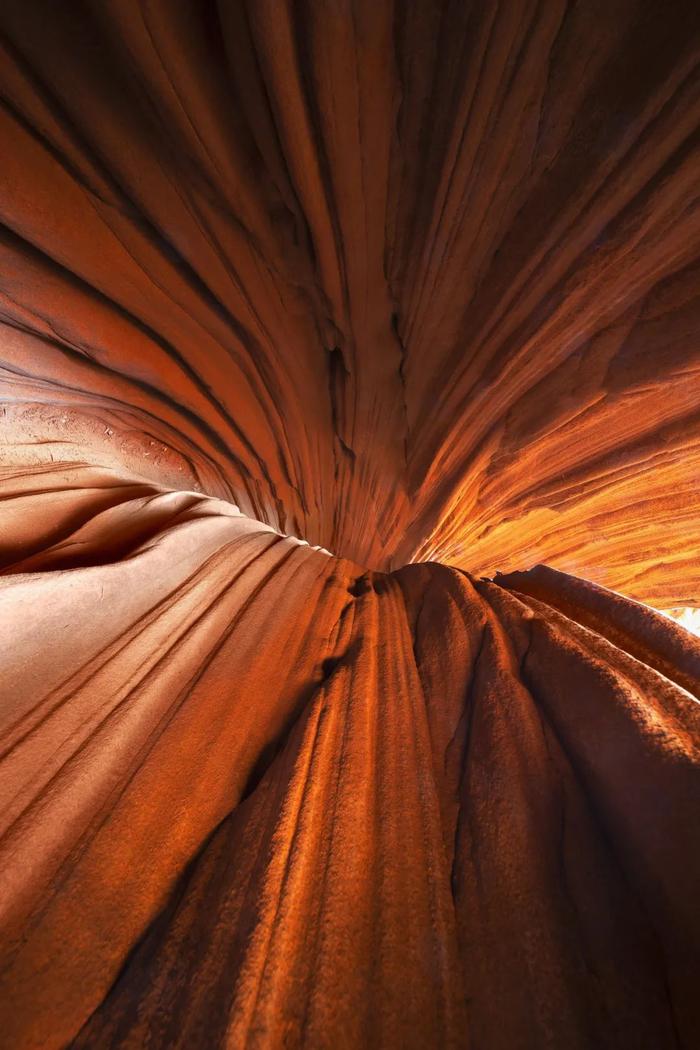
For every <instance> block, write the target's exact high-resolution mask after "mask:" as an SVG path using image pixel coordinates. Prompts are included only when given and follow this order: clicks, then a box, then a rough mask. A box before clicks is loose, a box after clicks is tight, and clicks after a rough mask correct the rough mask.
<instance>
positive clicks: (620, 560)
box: [0, 0, 700, 607]
mask: <svg viewBox="0 0 700 1050" xmlns="http://www.w3.org/2000/svg"><path fill="white" fill-rule="evenodd" d="M699 54H700V14H699V12H698V5H697V4H696V3H694V2H691V0H687V2H686V0H675V2H674V3H672V4H666V3H651V4H650V3H642V2H640V0H615V2H614V3H609V2H607V0H606V2H602V0H594V2H591V3H586V4H571V3H567V2H566V0H549V2H547V3H545V4H535V3H529V2H520V0H507V2H505V3H501V4H472V3H447V4H436V3H434V2H433V0H415V2H413V0H412V2H411V3H404V2H403V0H395V2H393V3H392V2H391V0H381V2H377V0H352V2H350V0H343V3H340V4H335V3H334V4H331V5H329V4H326V3H316V2H312V0H304V2H302V3H292V2H291V0H252V2H244V0H235V2H233V3H219V4H217V3H214V2H209V0H148V2H146V0H143V2H137V0H128V2H126V3H124V2H123V0H85V2H84V3H81V4H80V5H73V6H72V8H71V12H70V17H67V16H66V13H65V10H64V7H63V5H61V4H56V3H54V2H53V0H29V2H27V0H5V2H4V3H3V5H2V12H1V15H0V101H1V103H2V105H1V106H0V144H1V146H2V156H3V164H2V171H0V223H1V224H2V225H1V226H0V361H1V362H2V365H1V367H2V372H1V373H0V380H1V390H2V396H3V398H4V400H5V401H6V402H7V403H8V411H9V413H10V416H11V419H10V418H8V419H6V420H5V424H4V430H5V434H6V435H9V439H10V440H11V441H12V442H14V443H17V444H22V445H26V443H27V441H30V442H34V443H36V442H39V441H56V440H58V441H62V442H65V441H67V440H70V441H75V443H76V458H77V459H79V460H81V461H84V460H85V459H86V458H88V459H89V460H90V461H98V462H102V463H103V465H104V464H106V465H112V466H115V467H116V468H117V469H122V470H124V469H126V471H127V472H129V471H131V470H136V471H137V472H138V473H141V474H144V473H145V474H146V476H148V477H151V478H152V479H153V480H155V481H156V482H158V483H159V484H165V485H166V486H167V487H171V488H184V489H186V490H191V489H193V488H200V489H201V490H202V491H205V492H207V493H208V494H210V495H213V496H217V497H220V498H224V499H227V500H231V501H232V502H234V503H236V504H237V505H238V506H240V508H241V509H242V510H243V512H244V513H245V514H247V515H249V516H251V517H253V518H255V519H257V520H260V521H265V522H267V523H268V524H270V525H272V526H273V527H274V528H275V529H276V530H278V531H280V532H283V533H289V534H294V535H297V536H301V537H303V538H304V539H306V540H307V541H308V542H309V543H311V544H317V545H320V546H322V547H324V548H326V549H328V550H330V551H333V552H335V553H337V554H339V555H342V556H346V557H349V558H351V559H352V560H355V561H357V562H358V563H359V564H361V565H364V566H367V567H370V568H373V569H387V568H398V567H400V566H401V565H403V564H406V563H407V562H410V561H416V560H438V561H442V562H448V563H451V564H454V565H457V566H459V567H462V568H466V569H468V570H469V571H471V572H474V573H476V574H478V575H480V574H486V575H489V576H490V575H493V573H494V572H496V571H497V570H501V571H503V570H520V569H523V568H528V567H530V566H532V565H534V564H536V563H538V562H546V563H548V564H550V565H552V566H554V567H555V568H559V569H561V570H564V571H568V572H572V573H575V574H576V575H580V576H583V577H585V578H589V579H593V580H595V581H596V582H598V583H600V584H602V585H604V586H607V587H610V588H613V589H615V590H618V591H621V592H623V593H625V594H628V595H630V596H632V597H634V598H636V599H638V600H641V601H645V602H648V603H649V604H652V605H654V606H658V607H677V606H693V605H696V604H698V602H699V600H700V598H699V595H700V590H699V589H698V577H697V552H698V549H699V548H700V531H699V530H700V525H699V524H698V523H699V522H700V515H699V514H698V486H697V477H698V472H699V469H700V453H699V450H700V439H699V434H700V430H699V427H698V418H699V417H698V411H699V409H700V382H699V381H698V369H699V367H700V366H699V358H698V340H697V330H698V323H699V321H700V313H699V310H700V307H699V299H698V288H699V286H700V284H699V280H698V256H699V249H700V214H699V210H698V196H699V194H698V191H699V186H700V180H699V179H698V171H699V169H700V164H699V162H698V144H697V133H698V116H699V115H700V99H699V92H700V78H699V77H698V57H699ZM15 428H16V429H15ZM6 440H7V438H6ZM81 450H82V451H81ZM152 451H153V455H152V456H151V453H152ZM63 453H64V454H63V455H59V456H58V457H57V458H60V459H66V458H67V455H66V453H67V449H66V448H65V446H64V448H63ZM156 453H157V454H156ZM149 456H151V462H150V463H149ZM154 458H155V460H156V462H155V463H153V459H154Z"/></svg>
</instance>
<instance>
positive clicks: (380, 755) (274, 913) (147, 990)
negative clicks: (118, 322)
mask: <svg viewBox="0 0 700 1050" xmlns="http://www.w3.org/2000/svg"><path fill="white" fill-rule="evenodd" d="M0 526H1V527H2V533H1V534H2V535H3V536H4V537H9V542H7V541H6V542H5V543H4V544H3V548H2V576H0V631H1V632H2V634H3V639H2V651H3V653H4V654H5V657H4V668H3V671H4V673H3V678H2V682H1V684H0V690H1V692H2V698H1V700H0V711H2V726H1V727H0V734H1V735H0V756H1V757H0V798H1V800H2V801H1V804H0V814H1V815H2V827H1V829H0V924H1V928H2V937H1V938H0V1031H2V1033H3V1034H2V1045H3V1046H8V1047H22V1048H30V1047H31V1048H37V1050H38V1048H52V1047H63V1046H68V1045H75V1046H80V1047H143V1046H150V1047H162V1048H166V1047H167V1048H170V1047H182V1048H185V1047H186V1048H193V1047H202V1048H204V1047H212V1046H229V1047H242V1046H248V1047H270V1046H287V1047H290V1046H292V1047H294V1046H312V1047H323V1046H328V1045H332V1044H334V1043H335V1044H337V1045H339V1046H343V1047H345V1046H347V1047H360V1046H382V1047H383V1046H388V1047H398V1046H401V1047H426V1046H436V1045H439V1046H466V1045H476V1046H485V1047H490V1048H503V1050H505V1048H511V1047H513V1046H514V1045H519V1046H533V1047H535V1046H537V1047H553V1048H554V1047H562V1046H566V1047H573V1048H575V1047H581V1048H584V1047H586V1048H588V1047H593V1046H595V1047H610V1048H611V1050H612V1048H615V1050H621V1048H627V1047H629V1048H630V1050H632V1048H635V1050H639V1048H646V1047H648V1048H649V1050H661V1048H665V1047H677V1046H682V1047H687V1048H691V1047H693V1046H695V1045H697V1041H698V1037H699V1036H700V1013H699V1012H698V999H697V980H698V977H699V976H700V972H699V970H698V962H699V956H698V951H697V946H698V944H700V929H699V928H698V926H699V922H698V920H699V916H700V912H699V911H698V908H697V887H698V884H699V879H700V852H699V851H698V849H697V812H698V802H699V801H700V799H699V795H700V775H699V774H698V757H699V756H698V740H699V739H700V736H699V727H700V725H699V724H700V706H699V704H698V697H699V696H700V640H698V639H696V638H694V637H693V636H692V635H690V634H689V633H688V632H686V631H685V630H683V629H682V628H681V627H679V626H677V625H676V624H674V623H673V622H672V621H671V620H670V619H668V618H666V617H662V616H661V615H659V614H655V613H653V612H651V611H650V610H649V609H646V608H644V607H643V606H640V605H637V604H635V603H633V602H630V601H629V600H627V599H624V598H622V597H620V596H617V595H614V594H611V593H610V592H607V591H605V590H603V589H601V588H598V587H595V586H592V585H590V584H586V583H583V582H582V581H579V580H576V579H575V578H572V577H569V576H566V575H565V574H561V573H558V572H555V571H553V570H547V569H544V568H541V569H538V570H537V571H536V572H534V573H523V574H515V575H514V576H511V577H499V578H498V579H497V580H496V581H495V582H490V581H487V580H479V579H477V578H475V577H473V576H470V575H469V574H467V573H464V572H461V571H459V570H456V569H454V568H449V567H446V566H441V565H437V564H432V563H430V564H422V565H413V566H407V567H406V568H403V569H401V570H399V571H397V572H394V573H391V574H388V575H387V574H382V573H374V572H367V571H365V570H363V569H362V568H360V567H359V566H357V565H355V564H353V563H351V562H348V561H344V560H342V559H337V558H334V557H331V556H330V555H328V554H327V553H326V552H323V551H321V550H318V549H313V548H310V547H309V546H308V545H307V544H305V543H302V542H299V541H298V540H294V539H292V538H289V537H282V536H279V535H278V534H276V533H275V532H274V531H273V530H271V529H270V528H269V527H268V526H264V525H261V524H259V523H257V522H253V521H251V520H250V519H248V518H246V517H245V516H243V515H241V514H240V513H238V512H237V510H236V509H235V508H232V507H231V506H230V505H228V504H226V503H223V502H222V501H218V500H214V499H211V498H208V497H203V496H201V495H200V494H197V493H185V492H168V491H165V490H163V489H162V488H159V487H158V486H155V485H153V484H148V483H146V482H144V481H143V479H138V478H130V477H128V476H121V477H120V476H119V475H117V474H115V473H114V472H110V471H108V470H106V469H99V468H96V467H94V466H92V465H88V464H86V465H76V464H71V463H68V464H53V465H47V466H46V467H45V468H44V469H43V470H41V471H39V470H37V469H34V470H32V471H30V472H26V471H24V472H23V471H20V470H14V471H11V470H9V469H8V470H7V471H6V472H5V475H4V477H3V500H2V502H1V503H0ZM37 639H39V640H40V644H37ZM505 1004H507V1009H506V1008H505Z"/></svg>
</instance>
